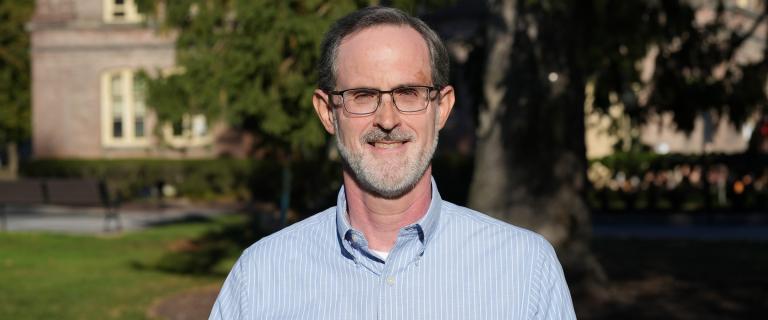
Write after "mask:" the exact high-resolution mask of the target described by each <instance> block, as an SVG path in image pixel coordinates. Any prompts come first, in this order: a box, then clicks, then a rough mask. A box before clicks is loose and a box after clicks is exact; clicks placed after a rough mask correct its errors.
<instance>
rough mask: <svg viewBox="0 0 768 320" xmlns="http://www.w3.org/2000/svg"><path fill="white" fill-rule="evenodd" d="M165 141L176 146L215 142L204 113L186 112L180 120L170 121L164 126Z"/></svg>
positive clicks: (192, 145)
mask: <svg viewBox="0 0 768 320" xmlns="http://www.w3.org/2000/svg"><path fill="white" fill-rule="evenodd" d="M163 134H164V136H165V141H166V142H168V144H170V145H171V146H174V147H194V146H204V145H208V144H211V143H212V142H213V139H212V136H211V134H210V131H209V130H208V120H207V119H206V118H205V116H204V115H199V114H198V115H190V114H185V115H184V116H182V118H181V120H180V121H175V122H173V123H168V124H166V125H165V127H164V128H163Z"/></svg>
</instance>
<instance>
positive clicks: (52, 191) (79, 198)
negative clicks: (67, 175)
mask: <svg viewBox="0 0 768 320" xmlns="http://www.w3.org/2000/svg"><path fill="white" fill-rule="evenodd" d="M45 184H46V187H47V191H48V203H50V204H61V205H74V206H88V205H94V206H103V205H106V203H105V200H106V199H105V196H106V195H105V194H103V191H102V187H101V185H100V184H99V182H98V181H96V180H48V181H46V183H45Z"/></svg>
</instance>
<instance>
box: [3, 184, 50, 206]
mask: <svg viewBox="0 0 768 320" xmlns="http://www.w3.org/2000/svg"><path fill="white" fill-rule="evenodd" d="M44 201H45V194H44V193H43V184H42V182H41V181H37V180H24V181H0V203H5V204H38V203H43V202H44Z"/></svg>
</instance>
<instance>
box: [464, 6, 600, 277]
mask: <svg viewBox="0 0 768 320" xmlns="http://www.w3.org/2000/svg"><path fill="white" fill-rule="evenodd" d="M524 7H525V4H524V3H517V2H516V1H514V0H496V1H494V0H491V1H490V4H489V9H490V10H489V11H490V13H491V16H492V17H491V18H490V21H491V22H490V23H488V24H487V27H488V30H487V43H488V55H487V60H486V67H485V72H486V73H485V78H484V83H483V91H484V92H483V94H484V96H485V105H484V106H483V107H482V108H480V109H479V115H478V120H479V123H478V131H477V144H476V146H477V149H476V155H475V170H474V175H473V181H472V185H471V187H470V197H469V206H470V207H472V208H475V209H477V210H479V211H483V212H486V213H488V214H489V215H491V216H494V217H497V218H499V219H502V220H505V221H508V222H510V223H512V224H515V225H518V226H521V227H525V228H528V229H531V230H534V231H536V232H538V233H540V234H542V235H543V236H544V237H546V238H547V239H548V240H549V241H550V242H551V243H552V244H553V246H555V248H556V249H557V250H558V254H559V256H560V260H561V261H562V263H563V266H564V269H565V270H566V273H567V275H568V277H569V280H570V281H571V282H572V283H576V284H577V285H579V286H581V285H583V284H586V285H592V284H596V283H597V284H599V283H602V282H603V281H604V280H605V275H604V273H603V271H602V268H601V267H600V264H599V263H598V262H597V260H596V259H595V258H594V256H593V255H592V253H591V251H590V248H589V239H590V234H591V230H590V229H591V228H590V218H589V209H588V208H587V206H586V203H585V202H584V199H583V195H584V188H585V184H586V147H585V142H584V100H585V93H584V89H585V80H584V76H585V75H584V74H583V70H581V68H580V67H579V65H580V64H579V60H578V59H579V52H578V50H577V49H576V48H578V43H577V42H578V40H577V39H568V35H563V34H559V33H557V32H554V30H549V29H548V28H554V26H555V25H556V26H559V28H561V29H560V30H561V31H562V30H563V29H562V28H563V27H565V28H570V27H571V26H570V25H565V26H564V25H562V24H560V23H551V22H549V24H548V21H542V20H544V19H546V17H544V18H542V17H541V16H537V15H536V13H531V12H525V11H524V10H523V9H522V8H524ZM549 31H553V32H549ZM570 32H577V31H573V30H571V31H570ZM561 33H564V32H561Z"/></svg>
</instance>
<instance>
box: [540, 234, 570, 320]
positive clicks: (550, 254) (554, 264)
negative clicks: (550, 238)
mask: <svg viewBox="0 0 768 320" xmlns="http://www.w3.org/2000/svg"><path fill="white" fill-rule="evenodd" d="M542 241H543V242H545V244H544V245H543V246H541V249H540V253H539V259H541V260H540V262H541V264H540V266H541V268H540V269H539V275H540V277H539V279H538V280H539V281H538V286H537V287H538V291H539V292H538V295H537V297H538V299H537V300H538V301H537V308H536V314H535V317H534V318H535V319H541V320H556V319H558V320H559V319H576V313H575V312H574V310H573V302H572V301H571V293H570V291H569V290H568V284H567V283H566V282H565V275H564V274H563V268H562V266H560V262H559V261H558V260H557V255H556V254H555V250H554V249H553V248H552V246H551V245H550V244H549V242H547V241H546V240H543V239H542Z"/></svg>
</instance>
